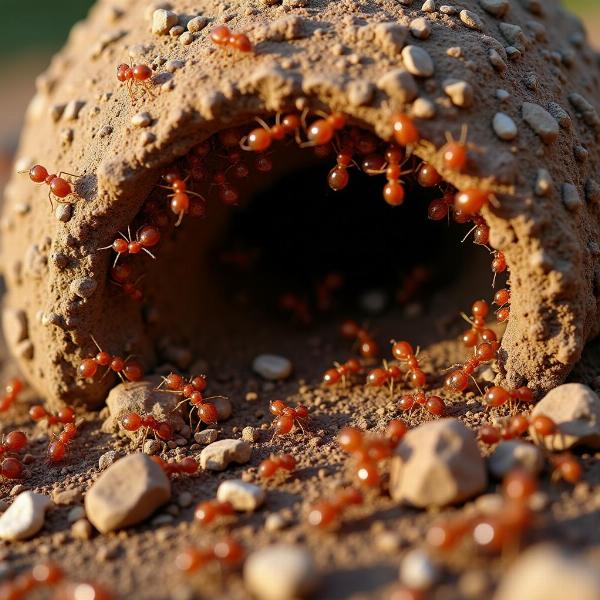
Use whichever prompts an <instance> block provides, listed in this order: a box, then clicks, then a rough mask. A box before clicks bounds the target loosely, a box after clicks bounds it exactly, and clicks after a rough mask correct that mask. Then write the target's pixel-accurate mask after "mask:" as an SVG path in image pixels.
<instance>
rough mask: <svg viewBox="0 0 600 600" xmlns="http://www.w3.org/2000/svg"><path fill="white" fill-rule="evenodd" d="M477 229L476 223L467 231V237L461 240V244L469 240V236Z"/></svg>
mask: <svg viewBox="0 0 600 600" xmlns="http://www.w3.org/2000/svg"><path fill="white" fill-rule="evenodd" d="M476 229H477V225H474V226H473V227H471V229H469V231H467V235H465V237H464V238H463V239H462V240H460V243H461V244H464V243H465V242H466V241H467V238H468V237H469V236H470V235H471V234H472V233H473V232H474V231H475V230H476Z"/></svg>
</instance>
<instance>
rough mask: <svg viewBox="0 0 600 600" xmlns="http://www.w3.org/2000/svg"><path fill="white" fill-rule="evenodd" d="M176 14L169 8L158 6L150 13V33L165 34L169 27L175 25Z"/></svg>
mask: <svg viewBox="0 0 600 600" xmlns="http://www.w3.org/2000/svg"><path fill="white" fill-rule="evenodd" d="M177 21H178V18H177V14H176V13H174V12H173V11H171V10H166V9H164V8H159V9H157V10H155V11H154V12H153V13H152V33H156V34H158V35H165V34H167V33H169V30H170V29H171V27H173V26H175V25H177Z"/></svg>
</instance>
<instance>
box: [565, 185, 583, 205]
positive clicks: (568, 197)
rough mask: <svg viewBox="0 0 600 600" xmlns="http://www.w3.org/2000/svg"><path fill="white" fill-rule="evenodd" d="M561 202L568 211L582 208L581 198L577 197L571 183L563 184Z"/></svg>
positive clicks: (574, 187) (576, 191)
mask: <svg viewBox="0 0 600 600" xmlns="http://www.w3.org/2000/svg"><path fill="white" fill-rule="evenodd" d="M562 201H563V204H564V205H565V206H566V207H567V208H568V209H569V210H577V209H578V208H581V207H582V206H583V204H584V203H583V198H582V197H581V196H580V195H579V191H578V190H577V186H575V185H574V184H572V183H563V186H562Z"/></svg>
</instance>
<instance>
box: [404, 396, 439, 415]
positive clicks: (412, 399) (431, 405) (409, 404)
mask: <svg viewBox="0 0 600 600" xmlns="http://www.w3.org/2000/svg"><path fill="white" fill-rule="evenodd" d="M398 405H399V407H400V410H403V411H409V410H412V409H413V407H414V406H415V405H417V406H421V407H422V408H423V409H425V410H426V411H427V412H428V413H430V414H432V415H434V416H436V417H441V416H442V415H443V414H444V409H445V408H446V405H445V403H444V400H443V399H442V398H440V396H427V395H426V394H425V392H417V393H416V394H413V395H412V396H411V395H409V394H406V395H404V396H402V397H401V398H400V401H399V403H398Z"/></svg>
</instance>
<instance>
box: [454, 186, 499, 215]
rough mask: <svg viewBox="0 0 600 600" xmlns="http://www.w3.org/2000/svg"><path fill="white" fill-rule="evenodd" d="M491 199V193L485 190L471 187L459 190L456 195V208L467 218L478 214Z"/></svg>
mask: <svg viewBox="0 0 600 600" xmlns="http://www.w3.org/2000/svg"><path fill="white" fill-rule="evenodd" d="M490 200H491V194H490V193H489V192H486V191H484V190H478V189H475V188H469V189H466V190H463V191H462V192H458V193H457V194H456V196H455V197H454V210H455V211H456V212H457V213H459V214H460V215H464V217H465V218H467V219H468V217H471V216H472V215H475V214H477V213H478V212H479V211H480V210H481V209H482V208H483V207H484V206H485V205H486V204H487V203H488V202H490Z"/></svg>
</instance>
